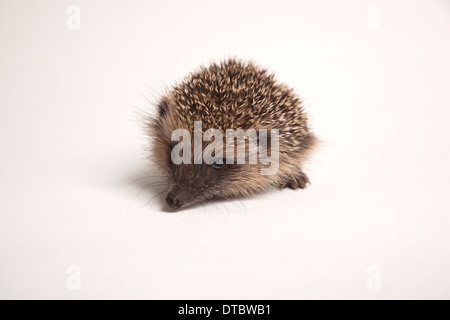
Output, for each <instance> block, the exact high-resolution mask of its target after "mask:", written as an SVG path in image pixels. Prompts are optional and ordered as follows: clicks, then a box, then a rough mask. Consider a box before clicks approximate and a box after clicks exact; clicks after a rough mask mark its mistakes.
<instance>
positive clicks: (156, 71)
mask: <svg viewBox="0 0 450 320" xmlns="http://www.w3.org/2000/svg"><path fill="white" fill-rule="evenodd" d="M70 4H74V5H77V6H79V8H80V10H81V15H80V18H81V20H80V21H81V28H80V29H79V30H77V29H75V30H70V29H68V27H67V20H68V19H69V17H70V14H68V13H67V8H68V6H69V5H70ZM371 5H375V6H376V7H371ZM374 8H375V9H374ZM377 10H379V11H377ZM374 12H375V13H374ZM377 12H378V13H380V15H379V16H378V13H377ZM378 18H379V19H378ZM374 19H375V20H374ZM378 23H379V24H378ZM378 26H379V28H377V27H378ZM0 48H1V50H0V259H1V260H0V298H3V299H16V298H31V299H35V298H44V299H47V298H58V299H79V298H88V299H89V298H150V299H155V298H158V299H175V298H176V299H200V298H201V299H206V298H210V299H216V298H223V299H246V298H252V299H281V298H285V299H301V298H326V299H328V298H342V299H348V298H357V299H397V298H426V299H428V298H446V299H448V298H450V255H449V240H450V235H449V227H450V222H449V215H450V212H449V210H450V194H449V191H450V166H449V163H450V150H449V146H450V145H449V136H450V128H449V117H450V90H449V88H450V87H449V85H450V79H449V78H450V62H449V61H450V60H449V57H450V2H449V1H445V0H440V1H437V0H436V1H406V0H405V1H378V0H372V1H308V2H306V1H279V0H277V1H226V2H224V1H159V2H157V1H125V0H123V1H117V0H114V1H113V0H110V1H106V0H104V1H99V0H96V1H87V0H84V1H81V0H73V1H70V2H69V1H43V0H39V1H12V0H9V1H4V0H3V1H0ZM229 56H236V57H239V58H243V59H253V60H254V61H256V62H257V63H259V64H261V65H263V66H266V67H268V68H270V70H272V71H273V72H276V74H277V78H278V79H279V80H280V81H282V82H284V83H287V84H288V85H290V86H292V87H293V88H295V90H296V92H298V93H299V95H300V96H301V97H303V99H304V100H305V103H306V105H307V106H308V111H309V114H310V117H311V124H312V127H313V129H314V132H315V133H316V134H317V135H318V136H319V137H320V138H321V139H322V140H323V141H324V143H323V146H322V149H321V150H320V151H319V152H318V153H316V154H315V156H314V159H313V160H312V161H311V162H310V164H309V167H308V169H309V170H308V173H309V175H310V178H311V181H312V186H311V187H310V188H308V189H307V190H305V191H292V190H284V191H282V192H272V193H267V194H264V195H262V196H259V197H255V198H252V199H248V200H243V201H242V202H239V201H234V202H232V203H231V202H228V203H222V204H208V205H205V207H204V208H203V207H202V206H200V207H196V208H192V209H186V210H183V211H180V212H176V213H171V212H168V211H167V210H166V209H165V205H164V197H165V196H160V197H157V198H155V199H154V200H153V201H151V202H148V201H149V200H150V199H151V198H152V197H153V196H154V195H155V194H156V193H157V192H158V189H157V188H144V185H145V183H150V182H151V179H150V180H149V179H146V178H144V179H142V180H139V181H138V182H132V181H133V180H135V179H136V178H139V177H142V176H143V171H145V172H152V171H153V169H154V168H152V166H151V164H149V163H148V162H147V161H146V160H145V152H144V150H145V148H146V147H147V145H146V144H147V142H146V139H145V135H144V134H143V132H142V128H141V123H140V122H139V117H138V116H137V115H136V111H137V110H150V109H151V108H152V104H151V102H152V101H153V102H154V101H155V100H156V99H157V98H158V94H159V93H161V92H163V90H164V87H165V86H170V85H171V84H172V83H174V82H175V81H177V80H179V79H180V78H182V77H183V76H184V75H185V74H186V73H188V72H190V71H192V70H194V69H195V68H196V67H198V66H199V65H201V64H206V63H208V62H210V61H213V60H214V61H217V60H220V59H223V58H226V57H229ZM147 99H149V100H150V102H148V101H147ZM139 192H140V193H139ZM71 265H75V266H78V267H79V270H81V278H80V279H81V287H80V289H79V290H70V289H69V288H68V286H67V281H68V279H72V278H69V277H70V276H71V275H70V274H68V273H67V268H68V267H69V266H71ZM371 266H374V267H371ZM69 282H70V281H69ZM69 287H70V286H69Z"/></svg>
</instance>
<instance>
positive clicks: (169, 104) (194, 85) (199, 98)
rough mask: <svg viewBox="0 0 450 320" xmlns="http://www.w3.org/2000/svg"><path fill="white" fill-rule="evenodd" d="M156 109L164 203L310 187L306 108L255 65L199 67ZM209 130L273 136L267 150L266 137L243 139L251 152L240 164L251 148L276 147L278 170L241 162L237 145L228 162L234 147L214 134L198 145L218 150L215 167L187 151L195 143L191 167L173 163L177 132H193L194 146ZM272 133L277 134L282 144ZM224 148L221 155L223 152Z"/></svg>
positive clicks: (150, 125) (154, 155) (152, 125)
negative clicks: (266, 171) (266, 170)
mask: <svg viewBox="0 0 450 320" xmlns="http://www.w3.org/2000/svg"><path fill="white" fill-rule="evenodd" d="M155 111H156V112H155V114H154V115H153V116H149V118H148V119H147V120H148V121H147V122H146V130H147V132H148V134H149V135H150V137H151V140H152V144H151V153H150V157H151V159H152V160H153V162H154V163H156V164H157V165H158V167H159V169H160V171H161V173H162V174H163V177H164V179H167V182H168V190H167V192H168V193H167V197H166V202H167V204H168V206H169V207H170V208H171V209H180V208H185V207H189V206H194V205H196V204H200V203H202V202H205V201H214V200H215V199H216V200H218V199H222V200H228V199H233V198H242V197H250V196H253V195H255V194H258V193H261V192H265V191H268V190H270V189H284V188H291V189H304V188H305V187H306V186H307V185H308V184H309V183H310V181H309V179H308V176H307V175H306V174H305V172H304V164H305V161H306V160H307V159H308V157H309V155H310V154H311V152H312V151H313V149H314V147H315V146H316V145H317V138H316V137H315V135H314V134H313V133H312V132H311V130H310V128H309V125H308V117H307V115H306V113H305V110H304V106H303V103H302V101H301V99H300V98H299V97H298V96H297V94H296V93H295V92H294V90H293V89H292V88H290V87H288V86H286V85H285V84H282V83H279V82H278V81H277V80H276V78H275V76H274V74H273V73H271V72H269V71H268V70H267V69H266V68H262V67H260V66H258V65H257V64H255V63H254V62H252V61H242V60H239V59H235V58H232V59H227V60H223V61H221V62H218V63H215V62H213V63H211V64H210V65H208V66H205V65H203V66H201V67H199V68H198V69H197V70H196V71H194V72H192V73H190V74H188V75H187V76H186V77H185V78H183V79H182V80H181V81H180V82H178V83H177V84H175V85H174V86H172V87H171V88H170V89H168V90H167V91H166V93H165V94H164V95H163V96H161V97H160V98H159V99H158V101H157V103H156V108H155ZM195 124H197V128H196V126H195ZM198 124H200V127H199V126H198ZM210 128H214V129H215V130H216V131H218V132H219V133H222V134H223V136H227V133H228V130H230V129H234V130H236V129H242V130H243V131H245V132H247V131H246V130H249V129H252V130H255V132H271V134H270V137H269V135H268V134H267V135H266V138H267V139H266V140H265V141H266V144H261V141H262V138H261V135H259V136H258V135H256V144H255V143H252V144H251V142H252V141H255V140H253V139H251V137H247V136H245V137H244V140H240V144H241V145H242V144H243V147H244V148H245V147H247V148H248V150H246V152H247V153H246V154H245V156H244V158H243V159H241V160H249V152H250V149H252V150H253V149H254V148H257V147H261V146H262V149H264V148H265V149H266V150H265V151H266V152H267V153H269V148H271V146H273V145H275V144H276V145H277V149H276V150H275V152H277V161H278V163H277V167H276V169H277V170H276V171H273V172H271V173H270V174H262V173H261V172H262V169H263V168H265V167H267V163H266V164H263V163H261V162H258V161H256V163H255V161H253V162H252V163H250V162H248V161H247V162H245V161H240V162H239V161H237V156H236V154H237V153H238V152H237V151H236V150H237V148H239V142H238V143H237V146H235V147H234V149H231V150H232V151H236V152H235V153H234V152H233V154H232V155H231V158H232V159H229V158H230V156H229V153H227V152H225V148H226V146H227V145H229V142H228V141H227V143H225V144H223V143H222V144H219V142H221V141H216V136H214V140H213V139H211V141H212V142H211V141H204V140H205V139H203V140H201V142H200V143H201V147H202V148H204V147H206V146H207V145H208V144H212V143H213V142H215V143H216V146H217V147H218V148H219V149H214V152H212V153H211V155H212V156H213V157H214V158H213V160H214V161H213V162H212V163H211V160H210V161H209V162H208V161H205V160H202V159H201V158H200V160H199V159H196V161H195V159H194V157H195V154H194V153H193V152H190V151H192V150H188V149H191V148H192V149H193V148H194V147H195V146H193V144H195V142H194V143H186V144H185V147H186V149H185V150H183V151H182V152H180V153H179V155H181V153H183V155H184V156H187V157H185V158H184V159H185V160H186V159H187V160H193V161H185V162H183V163H175V161H174V160H173V157H174V149H175V147H176V145H177V143H180V141H177V140H175V141H174V137H173V136H174V135H173V133H174V132H175V131H176V130H180V129H181V130H183V132H187V133H190V137H189V136H188V137H187V138H186V137H185V138H186V140H187V141H185V142H192V141H193V138H192V136H195V134H196V133H200V134H203V133H205V132H206V131H207V130H208V129H210ZM272 132H276V138H277V141H276V143H275V135H274V136H272ZM189 139H191V141H189ZM206 140H207V139H206ZM218 140H219V139H218ZM231 140H232V142H235V141H236V140H237V139H234V138H233V139H231ZM220 148H223V152H222V153H221V152H218V151H217V150H219V151H220ZM262 149H261V150H262ZM188 151H189V152H188ZM270 152H274V151H273V150H270ZM224 153H226V156H223V154H224ZM175 154H176V152H175ZM241 158H242V157H241ZM243 162H244V163H243Z"/></svg>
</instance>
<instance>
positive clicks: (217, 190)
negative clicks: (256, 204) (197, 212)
mask: <svg viewBox="0 0 450 320" xmlns="http://www.w3.org/2000/svg"><path fill="white" fill-rule="evenodd" d="M242 166H243V165H237V164H224V163H216V162H215V163H213V164H212V165H208V164H206V163H202V164H179V165H176V164H173V163H172V164H170V166H169V170H168V174H169V176H168V178H169V185H170V187H169V192H168V194H167V198H166V202H167V204H168V205H169V206H170V207H172V208H173V209H179V208H181V207H186V206H191V205H194V204H196V203H200V202H204V201H206V200H210V199H213V198H217V199H228V198H229V197H232V196H234V195H236V190H237V189H239V188H237V187H238V186H237V185H236V184H235V183H233V182H234V181H237V177H239V175H242V173H241V172H242V170H243V168H242Z"/></svg>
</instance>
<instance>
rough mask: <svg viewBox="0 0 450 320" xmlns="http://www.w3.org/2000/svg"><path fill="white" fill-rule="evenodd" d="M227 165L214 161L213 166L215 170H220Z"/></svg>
mask: <svg viewBox="0 0 450 320" xmlns="http://www.w3.org/2000/svg"><path fill="white" fill-rule="evenodd" d="M224 165H225V164H224V163H223V160H216V161H214V163H213V164H212V165H211V166H212V167H213V168H214V169H220V168H222V167H223V166H224Z"/></svg>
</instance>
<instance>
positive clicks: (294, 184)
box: [280, 171, 311, 190]
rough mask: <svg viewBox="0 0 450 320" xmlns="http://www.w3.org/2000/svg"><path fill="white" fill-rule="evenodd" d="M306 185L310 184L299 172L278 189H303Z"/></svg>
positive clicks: (302, 173)
mask: <svg viewBox="0 0 450 320" xmlns="http://www.w3.org/2000/svg"><path fill="white" fill-rule="evenodd" d="M308 184H311V183H310V182H309V179H308V176H307V175H306V174H305V173H304V172H303V171H300V173H299V174H298V175H296V176H295V177H294V178H293V179H291V180H287V181H286V182H285V183H283V184H282V185H281V186H280V189H285V188H290V189H294V190H297V189H299V188H300V189H305V188H306V186H307V185H308Z"/></svg>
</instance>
